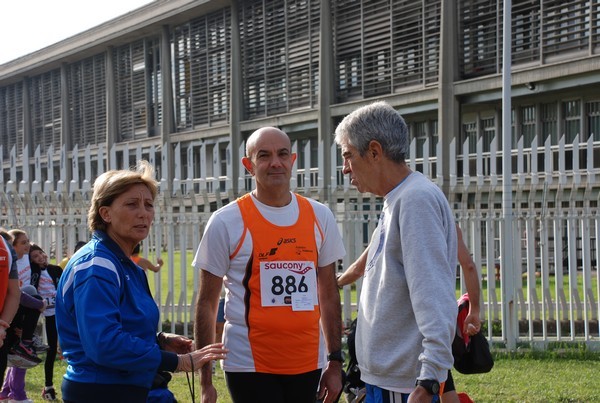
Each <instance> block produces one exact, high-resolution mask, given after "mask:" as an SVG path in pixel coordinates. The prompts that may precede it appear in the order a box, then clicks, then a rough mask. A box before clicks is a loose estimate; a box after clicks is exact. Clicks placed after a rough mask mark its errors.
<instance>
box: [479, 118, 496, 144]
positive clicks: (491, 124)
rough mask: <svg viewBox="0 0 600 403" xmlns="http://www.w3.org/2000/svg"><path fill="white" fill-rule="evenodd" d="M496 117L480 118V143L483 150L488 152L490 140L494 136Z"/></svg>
mask: <svg viewBox="0 0 600 403" xmlns="http://www.w3.org/2000/svg"><path fill="white" fill-rule="evenodd" d="M495 122H496V119H495V118H494V117H490V118H485V119H481V128H482V130H483V134H482V138H481V140H482V143H483V144H482V145H483V151H484V152H490V150H491V147H490V145H491V144H492V141H493V140H494V138H495V137H496V123H495Z"/></svg>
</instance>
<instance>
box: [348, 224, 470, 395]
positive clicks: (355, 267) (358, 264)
mask: <svg viewBox="0 0 600 403" xmlns="http://www.w3.org/2000/svg"><path fill="white" fill-rule="evenodd" d="M456 236H457V244H458V263H459V264H460V267H461V269H462V272H463V278H464V281H465V285H466V287H467V294H468V295H469V301H470V304H469V312H468V314H467V317H466V318H465V321H464V326H463V329H462V330H463V332H464V333H467V334H468V335H469V336H472V335H474V334H476V333H479V331H480V330H481V319H480V316H479V315H480V308H479V300H480V294H481V286H480V283H479V274H478V273H477V266H476V265H475V262H474V261H473V258H472V257H471V253H470V252H469V248H467V245H466V244H465V241H464V240H463V235H462V230H461V229H460V227H459V226H458V224H456ZM368 253H369V249H368V248H367V249H365V250H364V251H363V253H362V254H361V255H360V256H359V258H358V259H356V261H354V262H353V263H352V264H351V265H350V266H349V267H348V269H347V270H346V271H344V272H343V273H341V274H338V277H337V284H338V287H343V286H345V285H348V284H352V283H354V282H355V281H357V280H358V279H359V278H361V277H362V276H363V274H364V272H365V265H366V264H367V256H368ZM459 330H460V329H457V331H459ZM442 402H444V403H456V402H459V398H458V394H457V393H456V388H455V386H454V379H453V377H452V371H450V370H448V379H447V380H446V383H445V385H444V394H443V395H442Z"/></svg>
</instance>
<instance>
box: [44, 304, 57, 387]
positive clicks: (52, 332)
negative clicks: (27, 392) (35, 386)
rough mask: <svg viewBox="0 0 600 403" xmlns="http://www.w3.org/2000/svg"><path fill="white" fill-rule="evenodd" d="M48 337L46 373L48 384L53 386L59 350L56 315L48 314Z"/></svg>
mask: <svg viewBox="0 0 600 403" xmlns="http://www.w3.org/2000/svg"><path fill="white" fill-rule="evenodd" d="M45 319H46V338H47V339H48V351H47V352H46V362H44V374H45V375H46V386H52V385H53V383H52V380H53V379H52V378H53V377H54V360H56V353H57V351H58V334H57V332H56V316H54V315H52V316H46V318H45Z"/></svg>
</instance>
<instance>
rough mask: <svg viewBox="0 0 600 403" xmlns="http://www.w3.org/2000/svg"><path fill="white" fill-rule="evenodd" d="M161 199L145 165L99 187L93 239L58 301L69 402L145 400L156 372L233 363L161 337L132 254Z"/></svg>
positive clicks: (71, 266) (68, 271)
mask: <svg viewBox="0 0 600 403" xmlns="http://www.w3.org/2000/svg"><path fill="white" fill-rule="evenodd" d="M157 193H158V187H157V183H156V180H155V179H154V169H153V168H152V166H151V165H150V164H149V163H148V162H147V161H143V160H142V161H140V162H139V163H138V165H137V167H136V169H135V170H110V171H107V172H105V173H103V174H102V175H100V176H99V177H98V178H97V179H96V181H95V183H94V186H93V194H92V199H91V205H90V208H89V211H88V226H89V229H90V230H91V231H92V232H93V236H92V239H91V240H90V241H89V242H88V243H87V244H86V245H85V246H83V247H82V248H81V249H79V250H78V251H77V253H75V255H73V257H72V258H71V260H69V263H67V267H66V268H65V271H64V272H63V275H62V276H61V278H60V280H59V282H58V289H57V295H56V324H57V330H58V339H59V343H60V347H61V350H62V354H63V357H64V359H65V360H66V361H67V364H68V366H67V371H66V373H65V375H64V378H63V382H62V397H63V401H64V402H66V403H69V402H86V403H95V402H106V401H112V402H129V403H142V402H146V400H147V397H148V393H149V391H150V388H151V386H152V382H153V380H154V378H155V375H156V374H157V371H159V370H165V371H169V372H172V371H187V372H190V371H194V370H196V369H198V368H200V367H201V366H202V365H203V364H205V363H207V362H210V360H215V359H224V358H225V357H226V353H227V350H226V349H224V348H223V345H222V344H211V345H209V346H206V347H204V348H202V349H200V350H197V351H192V340H190V339H188V338H186V337H183V336H179V335H176V334H170V333H163V332H160V333H158V335H157V333H156V329H157V328H158V325H159V312H158V307H157V306H156V303H155V302H154V300H153V298H152V295H151V294H150V289H149V287H148V282H147V277H146V274H145V273H144V271H143V270H142V269H140V268H139V267H138V266H137V265H136V264H135V263H134V262H133V261H132V260H131V259H130V256H131V254H132V252H133V249H134V248H135V246H136V245H137V244H139V243H140V242H141V241H142V240H144V239H145V238H146V237H147V236H148V232H149V231H150V227H151V225H152V222H153V220H154V199H155V198H156V195H157Z"/></svg>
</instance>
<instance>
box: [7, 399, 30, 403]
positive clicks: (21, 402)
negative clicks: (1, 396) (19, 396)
mask: <svg viewBox="0 0 600 403" xmlns="http://www.w3.org/2000/svg"><path fill="white" fill-rule="evenodd" d="M8 403H33V400H31V399H25V400H13V399H10V400H9V401H8Z"/></svg>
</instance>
